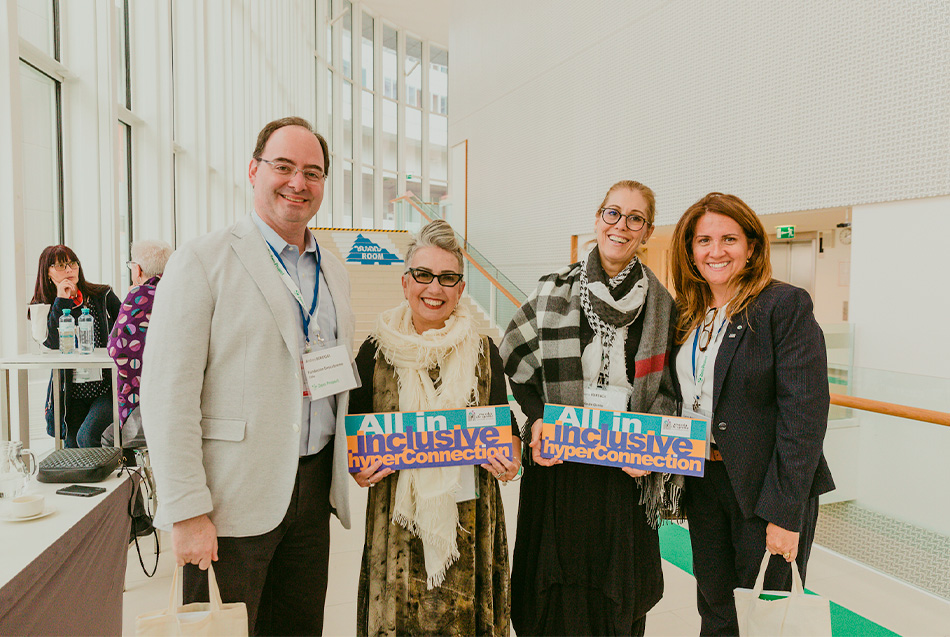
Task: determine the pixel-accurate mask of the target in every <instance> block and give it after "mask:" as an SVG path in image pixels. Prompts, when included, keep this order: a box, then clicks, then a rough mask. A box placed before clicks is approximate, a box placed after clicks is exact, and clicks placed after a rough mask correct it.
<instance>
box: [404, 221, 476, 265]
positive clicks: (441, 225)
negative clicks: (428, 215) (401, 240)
mask: <svg viewBox="0 0 950 637" xmlns="http://www.w3.org/2000/svg"><path fill="white" fill-rule="evenodd" d="M419 248H441V249H442V250H445V251H446V252H449V253H451V254H453V255H455V258H456V259H458V262H459V269H458V271H459V272H460V273H461V272H462V267H463V265H464V261H463V259H464V257H463V256H462V246H460V245H459V242H458V239H456V238H455V230H453V229H452V226H451V225H449V222H448V221H445V220H444V219H436V220H435V221H430V222H429V223H427V224H426V225H424V226H423V227H422V230H420V231H419V234H417V235H416V236H415V237H413V239H412V242H411V243H410V244H409V249H408V250H407V251H406V272H408V271H409V267H410V265H411V264H412V257H414V256H415V255H416V251H417V250H418V249H419Z"/></svg>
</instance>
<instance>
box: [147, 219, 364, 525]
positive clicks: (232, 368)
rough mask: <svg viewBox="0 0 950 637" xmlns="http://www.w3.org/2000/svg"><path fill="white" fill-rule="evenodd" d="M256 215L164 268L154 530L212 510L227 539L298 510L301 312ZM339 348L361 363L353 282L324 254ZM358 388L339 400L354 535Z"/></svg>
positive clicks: (150, 407) (338, 441)
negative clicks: (349, 432)
mask: <svg viewBox="0 0 950 637" xmlns="http://www.w3.org/2000/svg"><path fill="white" fill-rule="evenodd" d="M268 251H269V249H268V247H267V243H266V242H265V241H264V237H263V236H261V233H260V231H259V230H258V229H257V227H256V226H255V225H254V222H253V221H252V220H251V217H250V216H248V217H245V218H244V219H241V220H240V221H238V222H237V223H235V224H234V225H233V226H231V227H229V228H226V229H224V230H220V231H217V232H212V233H210V234H207V235H205V236H203V237H199V238H198V239H195V240H193V241H189V242H188V243H186V244H185V245H184V246H182V247H180V248H179V249H178V250H176V251H175V253H174V254H173V255H172V258H171V259H170V260H169V262H168V265H167V266H166V268H165V274H164V276H163V277H162V282H161V285H160V286H158V288H157V289H156V294H155V305H154V308H153V310H152V317H151V321H150V325H149V328H148V338H147V340H146V346H145V353H144V356H143V360H142V372H143V373H142V388H141V410H142V425H143V428H144V430H145V432H146V437H147V439H148V448H149V455H150V457H151V462H152V466H153V468H154V471H155V480H156V484H157V490H158V511H157V514H156V518H155V525H156V526H158V527H159V528H163V529H168V528H170V527H171V525H172V524H173V523H175V522H178V521H180V520H185V519H188V518H191V517H194V516H197V515H202V514H205V513H207V514H208V515H209V516H210V517H211V521H212V522H214V524H215V526H216V527H217V531H218V535H219V536H226V537H244V536H251V535H261V534H263V533H267V532H268V531H271V530H272V529H274V528H276V527H277V525H278V524H279V523H280V522H281V520H282V519H283V518H284V514H285V513H286V512H287V507H288V506H289V504H290V497H291V492H292V491H293V486H294V479H295V476H296V473H297V464H298V454H299V446H300V425H301V421H300V419H301V408H300V401H301V392H302V387H301V378H300V372H301V370H300V352H299V349H298V344H297V330H298V329H299V328H298V326H297V308H296V306H295V305H294V303H295V301H294V300H293V298H292V297H291V296H290V294H289V293H288V292H287V289H286V287H285V286H284V284H283V283H282V282H281V279H280V276H279V275H278V273H277V270H276V268H274V265H273V263H272V262H271V260H270V256H269V253H268ZM322 272H323V275H324V277H325V278H326V281H327V285H328V287H329V292H330V294H331V295H332V297H333V305H334V306H335V308H336V321H337V335H338V342H340V343H342V344H345V345H346V348H347V351H348V353H349V354H350V358H351V359H352V355H353V352H352V348H353V345H352V344H353V331H354V319H353V313H352V311H351V309H350V302H349V297H350V283H349V278H348V276H347V274H346V270H344V268H343V264H341V263H340V261H339V260H338V259H336V258H335V257H334V256H333V255H331V254H328V251H326V250H324V251H323V263H322ZM348 402H349V393H348V392H346V393H343V394H340V395H338V396H337V405H336V409H337V419H336V437H335V439H334V443H333V444H334V449H333V479H332V482H331V488H330V505H331V506H332V507H333V508H334V509H335V510H336V514H337V517H339V518H340V522H342V523H343V526H344V527H345V528H350V508H349V499H348V496H347V494H348V488H349V480H350V478H349V476H348V472H347V468H346V433H345V429H344V426H343V418H344V416H345V415H346V411H347V406H348Z"/></svg>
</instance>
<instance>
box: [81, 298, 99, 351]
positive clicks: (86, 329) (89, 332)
mask: <svg viewBox="0 0 950 637" xmlns="http://www.w3.org/2000/svg"><path fill="white" fill-rule="evenodd" d="M95 324H96V320H95V319H94V318H93V317H92V314H90V313H89V308H88V307H84V308H83V309H82V316H80V317H79V353H80V354H92V351H93V350H94V349H96V335H95V332H94V331H93V327H94V326H95Z"/></svg>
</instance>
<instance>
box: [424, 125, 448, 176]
mask: <svg viewBox="0 0 950 637" xmlns="http://www.w3.org/2000/svg"><path fill="white" fill-rule="evenodd" d="M448 140H449V120H448V118H446V117H445V116H443V115H436V114H435V113H430V114H429V179H436V180H439V181H445V180H446V179H448V172H449V148H448V143H449V141H448Z"/></svg>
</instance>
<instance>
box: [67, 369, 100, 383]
mask: <svg viewBox="0 0 950 637" xmlns="http://www.w3.org/2000/svg"><path fill="white" fill-rule="evenodd" d="M95 380H102V368H101V367H80V368H79V369H76V370H73V382H74V383H91V382H93V381H95Z"/></svg>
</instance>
